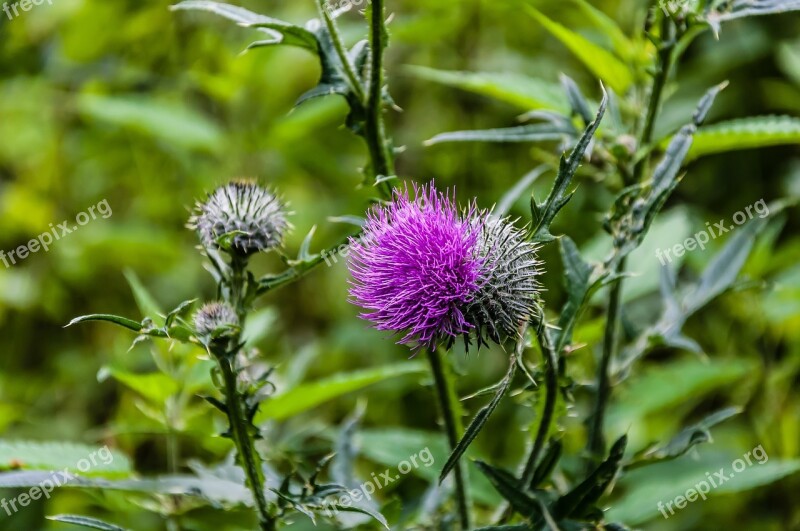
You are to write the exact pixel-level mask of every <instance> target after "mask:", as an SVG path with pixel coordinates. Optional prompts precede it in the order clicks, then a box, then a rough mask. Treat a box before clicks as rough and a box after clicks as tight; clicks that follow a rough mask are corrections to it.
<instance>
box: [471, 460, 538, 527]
mask: <svg viewBox="0 0 800 531" xmlns="http://www.w3.org/2000/svg"><path fill="white" fill-rule="evenodd" d="M475 464H476V465H477V466H478V469H479V470H480V471H481V472H483V474H484V475H485V476H486V477H487V478H489V481H490V482H491V483H492V485H493V486H494V488H495V489H497V492H499V493H500V495H501V496H502V497H503V498H504V499H505V500H507V501H508V503H509V504H511V507H512V508H513V509H514V511H516V512H517V513H519V514H520V515H521V516H523V517H524V518H528V519H530V520H531V521H532V522H538V521H539V520H540V519H541V518H542V509H541V506H540V505H539V502H538V501H537V500H536V499H534V498H532V497H531V496H529V495H527V494H525V489H523V488H522V486H521V485H520V484H519V480H518V479H517V478H515V477H514V476H513V475H512V474H511V473H509V472H507V471H505V470H503V469H500V468H496V467H493V466H491V465H489V464H487V463H484V462H483V461H476V462H475Z"/></svg>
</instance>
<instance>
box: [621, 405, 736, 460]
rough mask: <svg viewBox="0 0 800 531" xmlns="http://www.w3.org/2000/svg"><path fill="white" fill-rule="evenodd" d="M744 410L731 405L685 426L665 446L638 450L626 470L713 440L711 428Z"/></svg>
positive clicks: (676, 456)
mask: <svg viewBox="0 0 800 531" xmlns="http://www.w3.org/2000/svg"><path fill="white" fill-rule="evenodd" d="M741 412H742V408H740V407H729V408H725V409H723V410H720V411H717V412H716V413H712V414H711V415H708V416H707V417H706V418H704V419H703V420H701V421H700V422H698V423H696V424H694V425H693V426H690V427H688V428H684V429H683V430H681V432H680V433H678V434H677V435H676V436H675V437H673V438H672V439H670V440H669V442H667V444H665V445H663V446H658V445H654V446H651V447H650V448H647V449H645V450H643V451H641V452H638V453H637V454H636V455H635V456H634V458H633V459H632V460H631V462H630V463H628V464H626V465H625V469H626V470H632V469H634V468H639V467H641V466H648V465H652V464H655V463H659V462H662V461H671V460H673V459H676V458H678V457H680V456H682V455H684V454H685V453H686V452H688V451H689V450H691V449H692V448H694V447H695V446H697V445H698V444H701V443H705V442H710V441H711V432H710V430H711V428H712V427H714V426H716V425H717V424H719V423H720V422H723V421H725V420H728V419H729V418H731V417H734V416H736V415H738V414H739V413H741Z"/></svg>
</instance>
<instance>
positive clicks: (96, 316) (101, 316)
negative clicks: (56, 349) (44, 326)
mask: <svg viewBox="0 0 800 531" xmlns="http://www.w3.org/2000/svg"><path fill="white" fill-rule="evenodd" d="M87 321H106V322H109V323H114V324H116V325H119V326H122V327H124V328H127V329H128V330H133V331H134V332H139V331H140V330H141V329H142V324H141V323H138V322H136V321H134V320H133V319H128V318H127V317H120V316H119V315H111V314H107V313H93V314H91V315H81V316H80V317H76V318H74V319H73V320H72V321H70V322H69V323H67V325H66V326H65V327H64V328H66V327H67V326H72V325H74V324H78V323H85V322H87Z"/></svg>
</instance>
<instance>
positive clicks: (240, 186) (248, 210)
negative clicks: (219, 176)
mask: <svg viewBox="0 0 800 531" xmlns="http://www.w3.org/2000/svg"><path fill="white" fill-rule="evenodd" d="M288 214H289V213H288V212H287V211H286V206H285V205H284V203H283V202H282V201H281V200H280V199H279V198H278V197H276V196H275V195H274V194H273V193H271V192H270V191H269V190H267V189H265V188H262V187H261V186H259V185H258V184H256V183H255V182H251V181H234V182H231V183H229V184H226V185H224V186H220V187H219V188H217V189H216V190H214V191H213V192H211V193H210V194H208V197H207V198H206V200H205V201H203V202H198V203H197V205H196V207H195V212H194V214H193V215H192V217H191V218H190V219H189V224H188V227H189V228H191V229H194V230H196V231H197V234H198V236H199V238H200V241H201V243H202V244H203V246H204V247H206V248H213V249H222V250H224V251H228V252H230V253H232V254H236V255H238V256H241V257H247V256H249V255H252V254H255V253H258V252H260V251H268V250H270V249H274V248H276V247H279V246H280V245H281V244H282V242H283V237H284V236H285V234H286V232H287V231H288V230H289V229H290V228H291V224H290V223H289V221H288V219H287V217H288Z"/></svg>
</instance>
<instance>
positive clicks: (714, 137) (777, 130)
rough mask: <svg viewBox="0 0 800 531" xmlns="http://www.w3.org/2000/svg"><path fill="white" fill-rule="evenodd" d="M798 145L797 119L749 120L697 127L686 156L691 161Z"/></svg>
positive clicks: (798, 121) (759, 117)
mask: <svg viewBox="0 0 800 531" xmlns="http://www.w3.org/2000/svg"><path fill="white" fill-rule="evenodd" d="M798 143H800V118H796V117H794V116H753V117H749V118H737V119H735V120H728V121H724V122H719V123H716V124H714V125H708V126H704V127H700V128H699V129H698V130H697V132H696V133H695V135H694V142H693V143H692V147H691V148H690V149H689V153H688V154H687V155H686V160H687V161H692V160H695V159H698V158H700V157H705V156H707V155H715V154H717V153H726V152H729V151H738V150H743V149H754V148H761V147H768V146H780V145H794V144H798Z"/></svg>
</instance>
